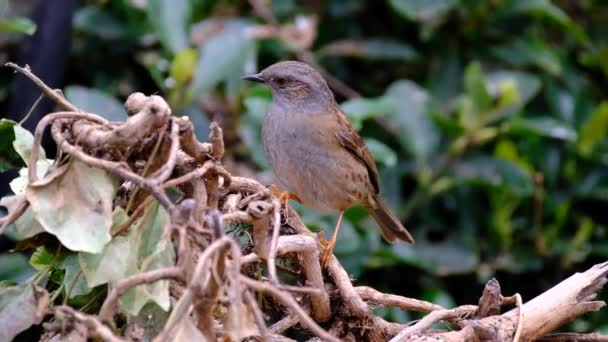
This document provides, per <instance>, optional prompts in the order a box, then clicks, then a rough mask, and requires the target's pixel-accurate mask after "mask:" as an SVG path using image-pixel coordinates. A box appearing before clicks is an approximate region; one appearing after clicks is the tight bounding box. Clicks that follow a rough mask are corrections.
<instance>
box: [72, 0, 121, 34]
mask: <svg viewBox="0 0 608 342" xmlns="http://www.w3.org/2000/svg"><path fill="white" fill-rule="evenodd" d="M72 24H73V25H74V29H76V30H78V31H82V32H86V33H88V34H91V35H94V36H97V37H99V38H101V39H104V40H119V39H121V38H124V37H126V36H127V28H126V27H125V25H124V24H123V22H122V21H120V20H118V19H117V18H116V17H114V16H113V15H112V14H111V13H110V12H108V11H105V10H104V9H103V8H102V7H99V6H92V5H89V6H84V7H81V8H79V9H77V10H76V13H74V19H73V20H72Z"/></svg>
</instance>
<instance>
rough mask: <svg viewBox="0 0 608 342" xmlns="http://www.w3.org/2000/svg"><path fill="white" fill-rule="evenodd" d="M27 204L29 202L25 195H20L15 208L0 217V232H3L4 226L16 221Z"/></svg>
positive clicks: (27, 206) (28, 204)
mask: <svg viewBox="0 0 608 342" xmlns="http://www.w3.org/2000/svg"><path fill="white" fill-rule="evenodd" d="M29 206H30V202H28V201H27V199H26V198H25V196H22V197H20V199H19V203H18V204H17V206H16V208H15V209H14V210H13V211H11V212H10V213H8V215H6V216H5V217H3V218H1V219H0V234H2V233H3V232H4V229H6V227H8V226H9V225H10V224H11V223H13V222H15V221H17V219H19V218H20V217H21V215H23V213H25V211H26V210H27V208H29Z"/></svg>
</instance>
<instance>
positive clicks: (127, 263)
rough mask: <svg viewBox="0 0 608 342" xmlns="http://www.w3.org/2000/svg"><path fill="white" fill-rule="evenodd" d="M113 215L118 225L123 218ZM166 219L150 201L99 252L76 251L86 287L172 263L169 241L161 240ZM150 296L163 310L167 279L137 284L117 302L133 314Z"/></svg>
mask: <svg viewBox="0 0 608 342" xmlns="http://www.w3.org/2000/svg"><path fill="white" fill-rule="evenodd" d="M114 218H115V220H116V221H115V222H114V225H115V226H118V225H121V224H122V223H124V221H125V219H126V218H125V216H124V215H123V214H122V213H120V212H119V211H115V213H114ZM167 220H168V218H167V214H166V212H165V210H164V209H163V208H162V207H161V206H159V205H158V204H157V203H154V204H152V205H150V206H149V207H148V208H147V209H146V210H145V212H144V214H143V216H142V217H141V218H139V219H138V220H136V221H135V223H134V224H133V225H132V226H131V227H130V228H129V232H128V233H127V235H119V236H116V237H114V238H113V239H112V241H111V242H110V243H108V244H107V245H106V247H105V248H104V249H103V251H102V252H101V253H99V254H92V253H80V254H79V261H80V265H81V267H82V271H83V273H84V275H85V277H86V280H87V284H88V285H89V287H94V286H98V285H101V284H106V283H113V282H115V281H118V280H120V279H123V278H125V277H128V276H131V275H134V274H137V273H140V272H145V271H150V270H154V269H158V268H161V267H169V266H171V265H173V264H174V262H175V254H174V251H173V245H172V244H171V243H170V242H168V241H165V240H161V238H162V234H163V230H164V227H165V225H166V223H167ZM150 300H152V301H154V302H155V303H157V304H158V305H159V306H160V307H161V308H163V310H168V309H169V306H170V302H169V285H168V281H160V282H156V283H154V284H150V285H142V286H137V287H136V288H134V289H132V290H129V291H128V292H127V293H126V294H125V295H124V296H123V297H122V298H121V301H120V303H121V307H122V308H123V309H124V310H126V311H127V312H128V313H129V314H131V315H134V316H135V315H137V314H138V313H139V311H140V310H141V308H142V307H143V306H144V305H145V304H146V303H148V302H149V301H150Z"/></svg>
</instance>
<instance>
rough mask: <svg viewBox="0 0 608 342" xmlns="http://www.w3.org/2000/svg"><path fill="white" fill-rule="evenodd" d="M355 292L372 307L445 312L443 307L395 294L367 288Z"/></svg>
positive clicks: (359, 287)
mask: <svg viewBox="0 0 608 342" xmlns="http://www.w3.org/2000/svg"><path fill="white" fill-rule="evenodd" d="M355 291H356V292H357V294H359V296H361V299H363V300H364V301H366V302H368V304H370V305H372V306H379V307H396V308H399V309H401V310H408V311H415V312H431V311H436V310H445V308H444V307H442V306H441V305H437V304H433V303H430V302H426V301H423V300H420V299H414V298H407V297H402V296H397V295H393V294H387V293H382V292H379V291H376V290H375V289H373V288H371V287H367V286H357V287H355Z"/></svg>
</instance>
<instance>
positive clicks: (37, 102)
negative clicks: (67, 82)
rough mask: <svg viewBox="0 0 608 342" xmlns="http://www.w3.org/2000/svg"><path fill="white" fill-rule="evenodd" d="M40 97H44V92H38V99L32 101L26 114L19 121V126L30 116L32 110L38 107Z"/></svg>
mask: <svg viewBox="0 0 608 342" xmlns="http://www.w3.org/2000/svg"><path fill="white" fill-rule="evenodd" d="M42 99H44V94H40V96H38V99H36V102H34V104H33V105H32V107H31V108H30V110H29V111H28V112H27V114H25V116H24V117H23V119H21V121H19V126H23V124H24V123H25V122H26V121H27V120H28V119H29V118H30V116H32V114H33V113H34V110H35V109H36V107H38V104H40V101H42Z"/></svg>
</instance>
